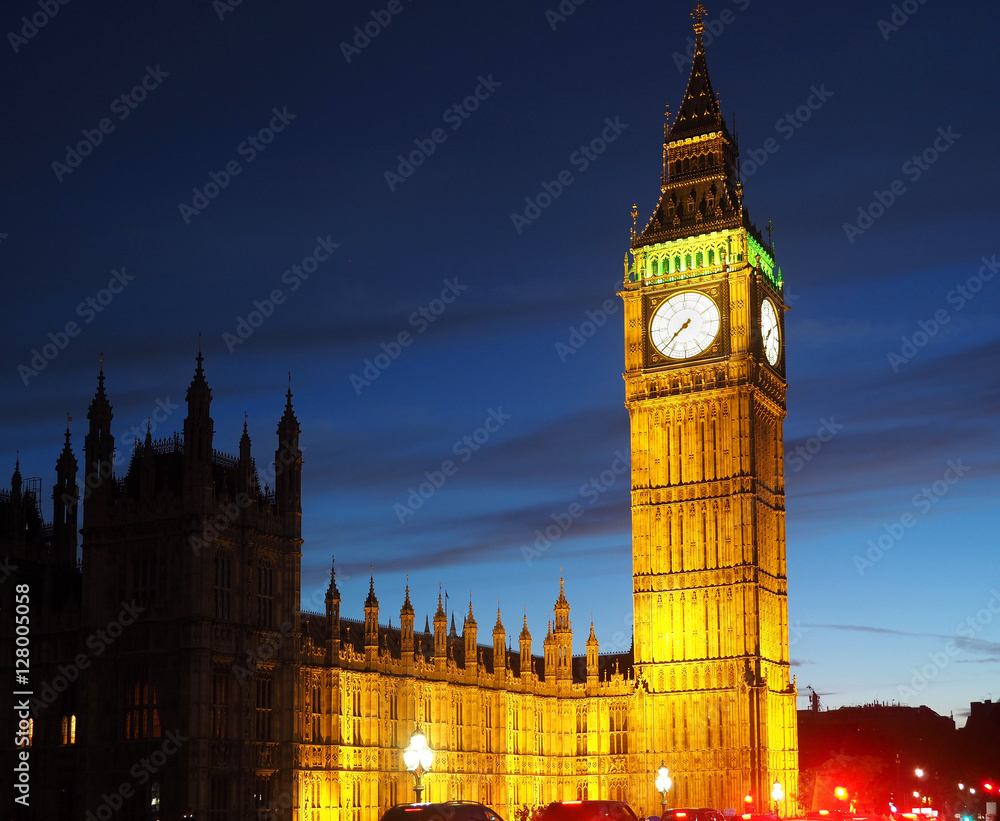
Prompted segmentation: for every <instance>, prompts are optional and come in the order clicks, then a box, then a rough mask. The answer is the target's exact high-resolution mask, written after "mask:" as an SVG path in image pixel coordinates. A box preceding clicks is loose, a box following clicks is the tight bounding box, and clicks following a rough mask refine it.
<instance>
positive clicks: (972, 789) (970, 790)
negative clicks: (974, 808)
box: [969, 787, 976, 795]
mask: <svg viewBox="0 0 1000 821" xmlns="http://www.w3.org/2000/svg"><path fill="white" fill-rule="evenodd" d="M975 794H976V788H975V787H969V795H975Z"/></svg>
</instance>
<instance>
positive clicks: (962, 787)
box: [958, 781, 965, 790]
mask: <svg viewBox="0 0 1000 821" xmlns="http://www.w3.org/2000/svg"><path fill="white" fill-rule="evenodd" d="M958 788H959V789H960V790H964V789H965V784H963V783H962V782H961V781H959V782H958Z"/></svg>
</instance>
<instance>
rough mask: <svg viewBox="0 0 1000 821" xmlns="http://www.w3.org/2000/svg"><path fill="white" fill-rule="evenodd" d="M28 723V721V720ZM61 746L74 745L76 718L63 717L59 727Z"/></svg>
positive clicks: (73, 716)
mask: <svg viewBox="0 0 1000 821" xmlns="http://www.w3.org/2000/svg"><path fill="white" fill-rule="evenodd" d="M29 721H30V719H29ZM60 735H61V736H62V743H63V744H76V716H75V715H72V716H63V717H62V722H61V725H60Z"/></svg>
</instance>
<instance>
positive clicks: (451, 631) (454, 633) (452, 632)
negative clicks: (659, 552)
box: [448, 610, 458, 638]
mask: <svg viewBox="0 0 1000 821" xmlns="http://www.w3.org/2000/svg"><path fill="white" fill-rule="evenodd" d="M448 636H449V638H455V637H457V636H458V630H456V629H455V611H454V610H452V611H451V628H450V629H449V631H448Z"/></svg>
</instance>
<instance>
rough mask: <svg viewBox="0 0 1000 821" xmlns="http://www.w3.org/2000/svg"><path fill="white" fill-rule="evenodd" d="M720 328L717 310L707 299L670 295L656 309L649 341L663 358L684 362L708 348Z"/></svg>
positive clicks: (697, 294)
mask: <svg viewBox="0 0 1000 821" xmlns="http://www.w3.org/2000/svg"><path fill="white" fill-rule="evenodd" d="M721 325H722V317H721V315H720V314H719V306H718V305H716V304H715V302H713V301H712V299H711V298H710V297H708V296H707V295H705V294H703V293H701V292H700V291H686V292H684V293H680V294H674V295H673V296H672V297H670V298H669V299H667V300H665V301H664V302H663V303H662V304H661V305H660V307H658V308H657V309H656V311H655V313H654V314H653V319H652V321H651V322H650V323H649V338H650V340H651V341H652V343H653V345H654V346H655V347H656V350H658V351H659V352H660V353H662V354H663V355H664V356H669V357H670V358H671V359H688V358H689V357H692V356H697V355H698V354H700V353H701V352H702V351H704V350H705V349H706V348H708V346H709V345H711V344H712V342H713V341H714V340H715V337H716V336H718V333H719V327H720V326H721Z"/></svg>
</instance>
